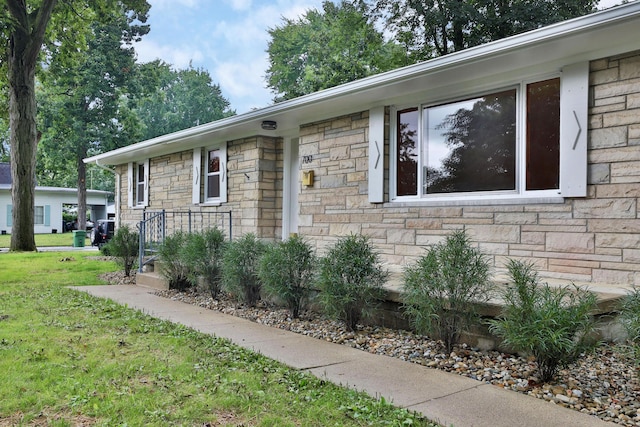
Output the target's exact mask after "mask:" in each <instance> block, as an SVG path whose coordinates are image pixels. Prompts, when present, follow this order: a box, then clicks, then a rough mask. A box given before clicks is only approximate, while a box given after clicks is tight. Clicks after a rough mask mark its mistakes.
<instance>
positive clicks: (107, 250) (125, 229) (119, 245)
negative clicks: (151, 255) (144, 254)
mask: <svg viewBox="0 0 640 427" xmlns="http://www.w3.org/2000/svg"><path fill="white" fill-rule="evenodd" d="M139 247H140V239H139V234H138V233H137V232H135V231H132V230H131V229H130V228H129V226H128V225H126V224H124V225H121V226H120V227H118V229H117V230H116V232H115V234H114V235H113V237H112V238H111V240H109V243H107V244H106V245H104V246H103V247H102V248H100V251H101V252H102V254H104V255H110V256H114V257H116V258H117V259H118V262H119V264H120V265H122V267H123V268H124V274H125V276H127V277H128V276H130V275H131V271H132V270H133V268H134V267H135V265H136V263H137V261H138V250H139Z"/></svg>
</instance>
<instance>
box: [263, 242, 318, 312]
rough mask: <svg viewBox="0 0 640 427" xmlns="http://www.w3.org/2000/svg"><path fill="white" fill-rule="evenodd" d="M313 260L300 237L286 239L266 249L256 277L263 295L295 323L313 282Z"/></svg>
mask: <svg viewBox="0 0 640 427" xmlns="http://www.w3.org/2000/svg"><path fill="white" fill-rule="evenodd" d="M316 262H317V261H316V257H315V255H314V253H313V249H312V248H311V245H310V244H309V243H307V242H305V241H304V240H303V239H302V238H301V237H298V236H294V237H290V238H289V239H287V240H286V241H284V242H280V243H275V244H273V245H270V246H268V247H267V248H266V250H265V253H264V255H262V258H261V259H260V264H259V269H258V276H259V277H260V280H261V281H262V285H263V287H264V289H265V291H266V292H267V293H268V294H269V295H271V296H273V297H276V298H277V299H279V300H281V301H282V302H283V303H284V304H285V305H286V306H287V308H288V309H289V310H290V311H291V316H292V317H293V318H294V319H295V318H298V317H299V316H300V312H301V311H302V310H304V308H305V305H306V302H307V300H308V297H309V292H310V290H311V289H310V286H311V283H312V282H313V280H314V272H315V268H316Z"/></svg>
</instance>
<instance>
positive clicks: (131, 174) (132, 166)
mask: <svg viewBox="0 0 640 427" xmlns="http://www.w3.org/2000/svg"><path fill="white" fill-rule="evenodd" d="M139 166H143V167H144V176H143V181H139V179H138V178H139V177H138V173H139V172H138V170H139ZM140 183H143V184H144V186H143V191H144V193H143V200H142V202H138V191H139V190H138V184H140ZM149 184H150V183H149V159H145V160H143V161H138V162H129V164H128V171H127V190H128V191H127V193H128V195H127V205H128V206H129V207H130V208H133V209H141V208H145V207H147V206H149Z"/></svg>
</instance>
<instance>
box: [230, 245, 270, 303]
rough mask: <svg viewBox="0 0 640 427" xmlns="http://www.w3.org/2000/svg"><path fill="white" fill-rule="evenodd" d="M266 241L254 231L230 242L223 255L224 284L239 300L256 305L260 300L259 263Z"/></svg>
mask: <svg viewBox="0 0 640 427" xmlns="http://www.w3.org/2000/svg"><path fill="white" fill-rule="evenodd" d="M265 247H266V243H264V242H262V241H261V240H258V239H257V238H256V236H255V234H253V233H249V234H245V235H244V236H242V237H240V238H239V239H237V240H234V241H232V242H230V243H229V245H228V246H227V248H226V250H225V251H224V255H223V256H222V286H223V289H224V290H225V291H227V292H229V293H230V294H231V295H232V296H233V297H234V298H236V299H237V300H238V301H240V302H242V303H244V304H246V305H248V306H249V307H255V305H256V304H257V302H258V301H259V300H260V290H261V282H260V278H259V277H258V263H259V261H260V257H261V256H262V254H263V252H264V250H265Z"/></svg>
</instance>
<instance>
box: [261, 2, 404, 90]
mask: <svg viewBox="0 0 640 427" xmlns="http://www.w3.org/2000/svg"><path fill="white" fill-rule="evenodd" d="M322 8H323V10H322V11H318V10H315V9H311V10H308V11H307V12H306V13H305V14H304V15H303V16H302V17H301V18H299V19H284V24H283V25H281V26H277V27H275V28H271V29H269V35H270V36H271V41H270V42H269V46H268V48H267V52H268V54H269V68H268V70H267V75H266V77H267V85H268V86H269V88H271V90H272V91H273V93H274V94H275V100H276V101H281V100H286V99H291V98H295V97H298V96H301V95H306V94H308V93H312V92H316V91H318V90H321V89H326V88H329V87H333V86H337V85H340V84H343V83H347V82H350V81H353V80H356V79H359V78H362V77H366V76H369V75H372V74H376V73H380V72H382V71H387V70H390V69H393V68H397V67H398V66H401V65H404V64H405V62H404V61H405V58H404V57H403V52H402V50H401V49H399V48H398V46H396V45H395V44H392V43H387V42H385V41H384V38H383V35H382V33H381V32H380V31H378V30H377V29H376V28H375V26H374V24H373V22H372V21H371V20H370V19H368V18H367V16H368V8H367V6H366V5H365V4H364V3H359V4H356V3H350V2H348V1H345V0H343V1H341V2H340V3H339V4H334V3H333V2H331V1H325V2H323V5H322Z"/></svg>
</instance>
